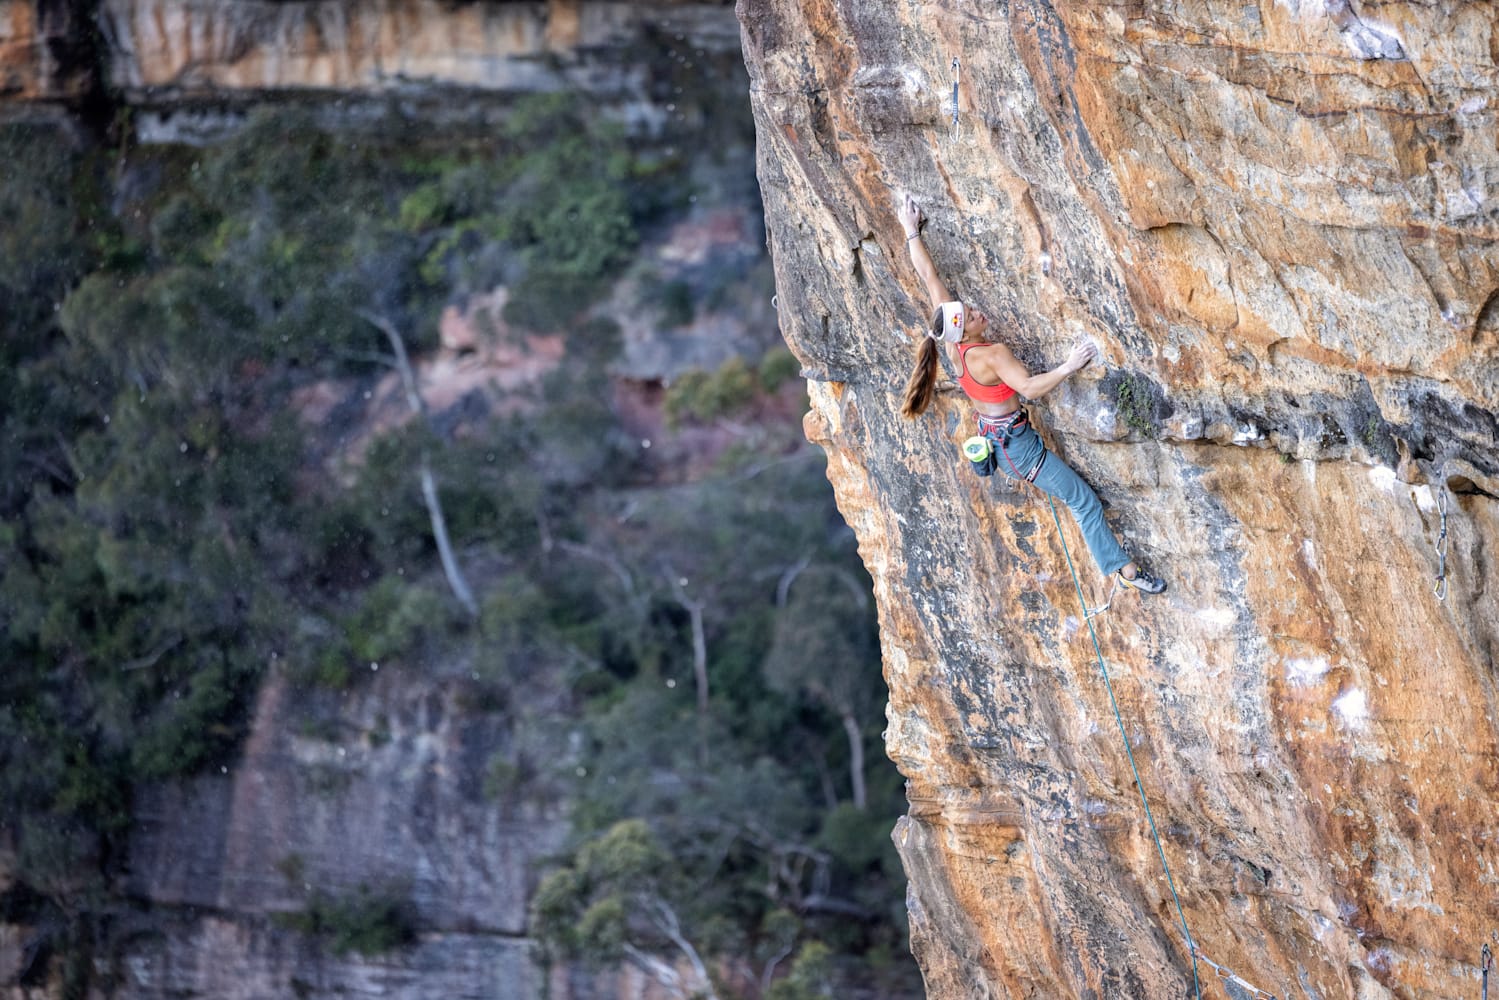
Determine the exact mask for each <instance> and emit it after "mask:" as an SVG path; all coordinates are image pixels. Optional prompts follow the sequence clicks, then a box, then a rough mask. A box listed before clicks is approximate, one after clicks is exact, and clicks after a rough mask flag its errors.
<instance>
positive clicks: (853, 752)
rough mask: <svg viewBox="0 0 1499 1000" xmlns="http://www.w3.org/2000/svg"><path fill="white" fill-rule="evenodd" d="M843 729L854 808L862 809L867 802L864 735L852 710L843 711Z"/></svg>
mask: <svg viewBox="0 0 1499 1000" xmlns="http://www.w3.org/2000/svg"><path fill="white" fill-rule="evenodd" d="M843 731H844V732H845V733H847V734H848V771H849V777H850V778H851V779H852V780H853V785H854V808H855V809H859V810H862V809H863V808H864V806H865V805H866V804H867V802H868V799H867V797H866V795H865V792H864V736H863V734H862V733H860V732H859V722H858V720H857V719H855V718H854V714H853V713H852V712H844V713H843Z"/></svg>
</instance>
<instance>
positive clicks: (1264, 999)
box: [1193, 942, 1291, 1000]
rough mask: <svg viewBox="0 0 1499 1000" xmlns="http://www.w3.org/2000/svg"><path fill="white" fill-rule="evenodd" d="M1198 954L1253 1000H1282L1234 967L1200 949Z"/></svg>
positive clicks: (1220, 976) (1221, 977)
mask: <svg viewBox="0 0 1499 1000" xmlns="http://www.w3.org/2000/svg"><path fill="white" fill-rule="evenodd" d="M1193 946H1194V951H1195V947H1196V943H1195V942H1194V943H1193ZM1196 954H1197V957H1198V958H1200V959H1202V960H1203V961H1204V962H1206V963H1207V964H1208V965H1210V966H1212V967H1213V972H1214V974H1215V975H1217V977H1218V978H1219V979H1220V980H1222V981H1223V982H1225V983H1229V984H1231V985H1233V986H1236V987H1238V988H1239V990H1240V991H1241V992H1242V993H1244V994H1245V995H1246V996H1248V997H1250V998H1251V1000H1282V998H1281V997H1279V996H1277V995H1276V994H1274V993H1269V992H1266V991H1265V990H1262V989H1260V988H1259V987H1258V986H1255V985H1254V984H1253V983H1250V982H1247V981H1246V980H1245V979H1244V978H1243V977H1242V976H1239V975H1237V974H1236V973H1235V972H1234V971H1233V970H1232V969H1225V968H1224V967H1223V966H1221V965H1219V964H1218V963H1217V962H1215V961H1213V960H1212V959H1211V958H1208V957H1207V956H1206V955H1204V954H1203V953H1202V952H1200V951H1198V952H1196ZM1290 998H1291V994H1289V993H1287V994H1286V995H1285V1000H1290Z"/></svg>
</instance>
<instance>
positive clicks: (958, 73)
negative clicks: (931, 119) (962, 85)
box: [950, 56, 963, 142]
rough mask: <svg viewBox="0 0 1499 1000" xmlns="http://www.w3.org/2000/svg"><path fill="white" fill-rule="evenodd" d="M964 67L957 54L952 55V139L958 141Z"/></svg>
mask: <svg viewBox="0 0 1499 1000" xmlns="http://www.w3.org/2000/svg"><path fill="white" fill-rule="evenodd" d="M962 69H963V67H962V63H960V62H958V57H957V56H953V57H952V108H951V109H950V113H951V115H952V139H953V141H954V142H956V141H957V140H958V81H959V80H960V79H962Z"/></svg>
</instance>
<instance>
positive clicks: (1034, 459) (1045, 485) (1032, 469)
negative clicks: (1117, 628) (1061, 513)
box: [979, 410, 1130, 576]
mask: <svg viewBox="0 0 1499 1000" xmlns="http://www.w3.org/2000/svg"><path fill="white" fill-rule="evenodd" d="M1012 417H1013V418H1014V419H1012V418H1011V417H1000V418H997V419H996V418H992V417H985V416H983V415H980V416H979V433H980V434H983V435H984V436H985V437H987V438H988V439H989V440H990V441H992V442H993V443H994V450H995V451H997V452H999V471H1000V472H1003V473H1006V474H1008V475H1012V476H1019V477H1020V478H1021V479H1026V480H1029V481H1030V482H1033V483H1035V484H1036V485H1037V486H1038V487H1040V488H1041V489H1042V490H1043V491H1045V492H1046V493H1049V494H1051V495H1052V496H1054V497H1056V498H1057V499H1058V500H1060V501H1062V502H1063V503H1065V504H1066V505H1067V506H1068V508H1070V509H1071V511H1072V516H1073V517H1074V518H1076V519H1077V526H1078V527H1079V528H1081V529H1082V531H1083V541H1085V542H1087V543H1088V551H1089V552H1090V553H1092V554H1093V561H1094V562H1095V563H1097V564H1098V569H1099V570H1100V572H1102V573H1103V575H1104V576H1108V575H1109V574H1110V573H1114V572H1116V571H1118V570H1119V569H1122V568H1123V567H1124V565H1125V564H1126V563H1128V562H1129V561H1130V559H1129V554H1128V553H1126V552H1125V551H1124V548H1123V547H1122V546H1121V545H1120V544H1119V540H1118V539H1116V538H1115V537H1114V533H1113V532H1112V531H1110V530H1109V526H1108V524H1107V523H1105V521H1104V519H1103V505H1102V504H1101V503H1099V502H1098V495H1097V494H1095V493H1094V492H1093V490H1092V488H1091V487H1090V486H1089V485H1088V484H1087V483H1085V482H1083V478H1082V477H1081V476H1079V475H1078V474H1077V473H1076V472H1073V471H1072V469H1070V468H1068V466H1067V463H1066V462H1064V461H1062V460H1061V459H1060V458H1057V456H1055V455H1053V454H1052V453H1051V452H1049V451H1047V450H1046V445H1044V444H1042V443H1041V436H1040V435H1039V434H1037V433H1036V432H1035V431H1034V430H1032V429H1031V425H1030V421H1029V420H1027V419H1026V417H1025V411H1024V410H1016V411H1015V414H1013V415H1012Z"/></svg>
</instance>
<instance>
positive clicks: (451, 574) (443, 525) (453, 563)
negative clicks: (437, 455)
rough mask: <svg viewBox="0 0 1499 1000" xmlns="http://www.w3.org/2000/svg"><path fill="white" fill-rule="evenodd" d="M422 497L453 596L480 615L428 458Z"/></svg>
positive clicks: (472, 615) (472, 613) (472, 614)
mask: <svg viewBox="0 0 1499 1000" xmlns="http://www.w3.org/2000/svg"><path fill="white" fill-rule="evenodd" d="M421 477H422V499H423V500H425V501H426V503H427V515H428V517H430V518H431V521H432V537H433V538H435V539H436V540H437V554H438V556H439V557H440V558H441V559H442V571H443V574H444V575H445V576H446V577H447V578H448V586H449V587H451V588H452V590H453V596H454V597H456V598H458V603H459V604H462V605H463V609H464V610H465V611H467V612H468V614H469V617H470V618H478V617H479V605H478V603H477V602H475V601H474V593H473V591H472V590H470V589H469V586H468V581H467V580H466V579H464V576H463V570H461V569H460V568H459V567H458V560H457V558H456V557H455V556H454V555H453V545H452V543H451V542H450V541H448V524H447V521H446V520H444V519H443V516H442V503H441V502H440V501H439V500H438V498H437V481H436V480H435V479H433V477H432V470H431V469H430V468H428V467H427V460H426V459H425V458H424V459H422V467H421Z"/></svg>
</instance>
